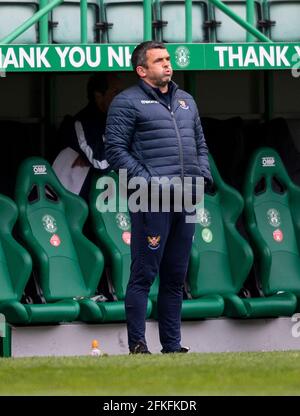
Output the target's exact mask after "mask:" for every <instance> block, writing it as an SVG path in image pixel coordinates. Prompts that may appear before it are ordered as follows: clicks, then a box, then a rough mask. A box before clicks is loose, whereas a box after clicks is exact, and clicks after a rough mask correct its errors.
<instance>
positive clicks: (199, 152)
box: [105, 80, 212, 182]
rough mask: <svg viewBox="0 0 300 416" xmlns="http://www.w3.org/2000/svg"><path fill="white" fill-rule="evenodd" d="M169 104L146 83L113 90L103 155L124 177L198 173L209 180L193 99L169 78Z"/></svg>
mask: <svg viewBox="0 0 300 416" xmlns="http://www.w3.org/2000/svg"><path fill="white" fill-rule="evenodd" d="M170 88H171V106H170V107H171V108H168V106H167V104H166V103H165V102H164V100H163V99H160V97H159V96H158V95H157V94H156V92H155V90H154V89H153V88H152V87H151V86H150V85H148V84H147V83H146V82H144V81H142V80H140V82H139V83H138V85H135V86H133V87H131V88H128V89H126V90H125V91H123V92H121V93H120V94H118V95H117V96H116V97H115V98H114V100H113V102H112V103H111V106H110V109H109V112H108V117H107V123H106V132H105V151H106V158H107V160H108V162H109V164H110V165H111V167H112V168H113V169H114V170H118V169H127V175H128V178H132V177H134V176H143V177H144V178H145V179H146V180H147V181H148V182H149V181H150V179H151V177H153V176H156V177H162V176H167V177H168V178H169V179H171V178H173V177H180V178H181V179H183V177H187V176H190V177H198V176H203V177H204V178H206V179H207V180H208V181H211V180H212V179H211V174H210V169H209V162H208V156H207V153H208V152H207V146H206V143H205V139H204V135H203V131H202V127H201V122H200V118H199V114H198V110H197V106H196V103H195V101H194V99H193V97H192V96H191V95H190V94H188V93H186V92H185V91H183V90H180V89H179V88H178V86H177V85H176V84H175V83H174V82H173V81H171V83H170Z"/></svg>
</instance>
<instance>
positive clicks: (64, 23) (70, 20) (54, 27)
mask: <svg viewBox="0 0 300 416" xmlns="http://www.w3.org/2000/svg"><path fill="white" fill-rule="evenodd" d="M99 19H100V8H99V4H98V2H97V0H88V7H87V41H88V43H94V42H98V41H99V37H98V29H97V26H98V24H99ZM50 27H51V33H52V42H53V43H80V42H81V36H80V0H77V1H76V0H65V1H64V2H63V3H62V4H60V5H59V6H56V7H55V8H54V9H53V10H52V12H51V22H50Z"/></svg>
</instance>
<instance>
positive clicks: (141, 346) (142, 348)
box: [129, 341, 151, 354]
mask: <svg viewBox="0 0 300 416" xmlns="http://www.w3.org/2000/svg"><path fill="white" fill-rule="evenodd" d="M129 354H151V352H150V351H149V350H148V347H147V345H146V344H145V343H144V342H142V341H140V342H138V343H137V344H136V346H135V347H133V348H132V349H130V352H129Z"/></svg>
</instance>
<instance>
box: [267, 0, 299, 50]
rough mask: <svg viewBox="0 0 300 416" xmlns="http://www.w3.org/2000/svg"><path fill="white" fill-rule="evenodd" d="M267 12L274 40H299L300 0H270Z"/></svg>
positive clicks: (271, 35)
mask: <svg viewBox="0 0 300 416" xmlns="http://www.w3.org/2000/svg"><path fill="white" fill-rule="evenodd" d="M266 14H267V18H268V21H269V23H270V38H271V39H272V40H274V41H275V42H299V40H300V25H299V21H300V1H299V0H268V1H267V2H266Z"/></svg>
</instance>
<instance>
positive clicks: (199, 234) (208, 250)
mask: <svg viewBox="0 0 300 416" xmlns="http://www.w3.org/2000/svg"><path fill="white" fill-rule="evenodd" d="M210 168H211V172H212V176H213V179H214V184H215V186H214V188H215V189H214V191H213V192H210V193H207V192H206V193H205V199H204V208H200V209H198V210H197V223H196V230H195V237H194V241H193V245H192V250H191V256H190V264H189V269H188V276H187V281H188V286H189V289H190V294H191V296H192V299H189V300H184V302H183V308H182V316H183V318H184V319H189V318H205V317H210V316H220V315H223V314H228V315H231V313H230V312H233V311H231V309H232V306H231V304H233V305H235V304H236V311H234V312H235V314H236V315H237V316H245V315H246V311H245V308H244V307H243V302H242V301H241V300H240V298H239V297H238V296H237V295H236V294H237V293H238V292H239V290H240V289H241V287H242V285H243V282H244V281H245V280H246V278H247V276H248V273H249V270H250V268H251V266H252V261H253V255H252V250H251V248H250V247H249V245H248V244H247V242H246V241H245V240H244V239H243V238H242V236H241V235H240V234H239V232H238V231H237V229H236V222H237V219H238V217H239V215H240V214H241V211H242V209H243V199H242V197H241V196H240V194H239V193H238V192H237V191H236V190H235V189H233V188H231V187H229V186H228V185H226V184H225V183H224V181H223V180H222V179H221V177H220V175H219V172H218V170H217V168H216V165H215V163H214V161H213V159H212V157H211V156H210ZM224 308H225V310H224ZM233 314H234V313H233Z"/></svg>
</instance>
